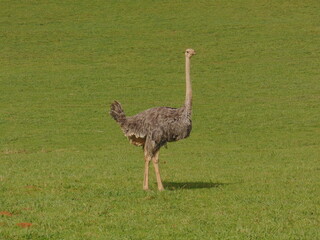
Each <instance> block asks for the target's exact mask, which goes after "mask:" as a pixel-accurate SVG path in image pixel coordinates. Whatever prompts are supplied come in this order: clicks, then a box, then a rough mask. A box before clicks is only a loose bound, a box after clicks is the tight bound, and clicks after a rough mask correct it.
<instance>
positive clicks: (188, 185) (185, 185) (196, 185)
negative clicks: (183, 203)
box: [163, 182, 230, 191]
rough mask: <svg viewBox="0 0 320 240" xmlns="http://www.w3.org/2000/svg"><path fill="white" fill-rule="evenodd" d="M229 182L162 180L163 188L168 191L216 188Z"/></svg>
mask: <svg viewBox="0 0 320 240" xmlns="http://www.w3.org/2000/svg"><path fill="white" fill-rule="evenodd" d="M229 184H230V183H219V182H217V183H215V182H163V185H164V188H165V189H167V190H170V191H175V190H180V189H200V188H218V187H223V186H226V185H229Z"/></svg>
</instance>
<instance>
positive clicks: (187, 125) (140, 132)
mask: <svg viewBox="0 0 320 240" xmlns="http://www.w3.org/2000/svg"><path fill="white" fill-rule="evenodd" d="M194 54H195V51H194V50H193V49H187V50H186V53H185V56H186V100H185V104H184V106H183V107H181V108H170V107H156V108H150V109H148V110H145V111H143V112H141V113H138V114H137V115H134V116H130V117H127V116H126V115H125V113H124V110H123V108H122V106H121V104H120V103H119V102H117V101H114V102H113V103H112V104H111V110H110V115H111V116H112V117H113V119H114V120H116V122H117V123H118V124H119V125H120V128H121V129H122V131H123V133H124V135H125V136H126V137H127V138H128V139H129V141H130V143H132V144H134V145H136V146H142V147H143V149H144V155H145V161H146V165H145V179H144V185H143V188H144V189H145V190H147V189H148V166H149V162H150V160H151V159H152V160H153V162H154V167H155V170H156V175H157V182H158V189H159V190H163V186H162V182H161V178H160V173H159V169H158V153H159V150H160V148H161V147H162V146H164V145H166V143H167V142H173V141H178V140H180V139H184V138H187V137H188V136H189V135H190V132H191V129H192V121H191V108H192V90H191V81H190V58H191V57H192V55H194Z"/></svg>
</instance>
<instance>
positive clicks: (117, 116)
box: [110, 101, 126, 125]
mask: <svg viewBox="0 0 320 240" xmlns="http://www.w3.org/2000/svg"><path fill="white" fill-rule="evenodd" d="M110 115H111V117H112V118H113V119H114V120H116V121H117V123H119V124H120V125H123V124H124V123H125V121H126V115H125V113H124V111H123V109H122V106H121V104H120V103H119V102H117V101H114V102H113V103H112V104H111V106H110Z"/></svg>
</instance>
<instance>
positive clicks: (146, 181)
mask: <svg viewBox="0 0 320 240" xmlns="http://www.w3.org/2000/svg"><path fill="white" fill-rule="evenodd" d="M150 160H151V157H149V156H148V155H145V157H144V161H145V163H144V179H143V190H149V163H150Z"/></svg>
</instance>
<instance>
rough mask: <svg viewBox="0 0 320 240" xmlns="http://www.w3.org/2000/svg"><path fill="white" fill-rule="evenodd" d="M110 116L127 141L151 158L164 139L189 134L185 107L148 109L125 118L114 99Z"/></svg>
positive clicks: (189, 125) (189, 128)
mask: <svg viewBox="0 0 320 240" xmlns="http://www.w3.org/2000/svg"><path fill="white" fill-rule="evenodd" d="M110 114H111V116H112V117H113V118H114V119H115V120H116V121H117V122H118V123H119V124H120V127H121V129H122V131H123V133H124V135H125V136H126V137H128V139H129V140H130V142H131V143H132V144H134V145H136V146H144V148H145V151H146V152H147V153H148V155H150V156H151V157H153V156H154V155H155V153H156V152H157V151H159V149H160V148H161V147H162V146H163V145H165V144H166V143H167V142H174V141H178V140H180V139H183V138H186V137H188V136H189V135H190V132H191V128H192V122H191V113H188V112H187V109H186V107H182V108H170V107H157V108H150V109H148V110H146V111H143V112H141V113H138V114H137V115H134V116H131V117H126V116H125V113H124V111H123V109H122V107H121V104H120V103H119V102H117V101H115V102H114V103H112V104H111V111H110Z"/></svg>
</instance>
